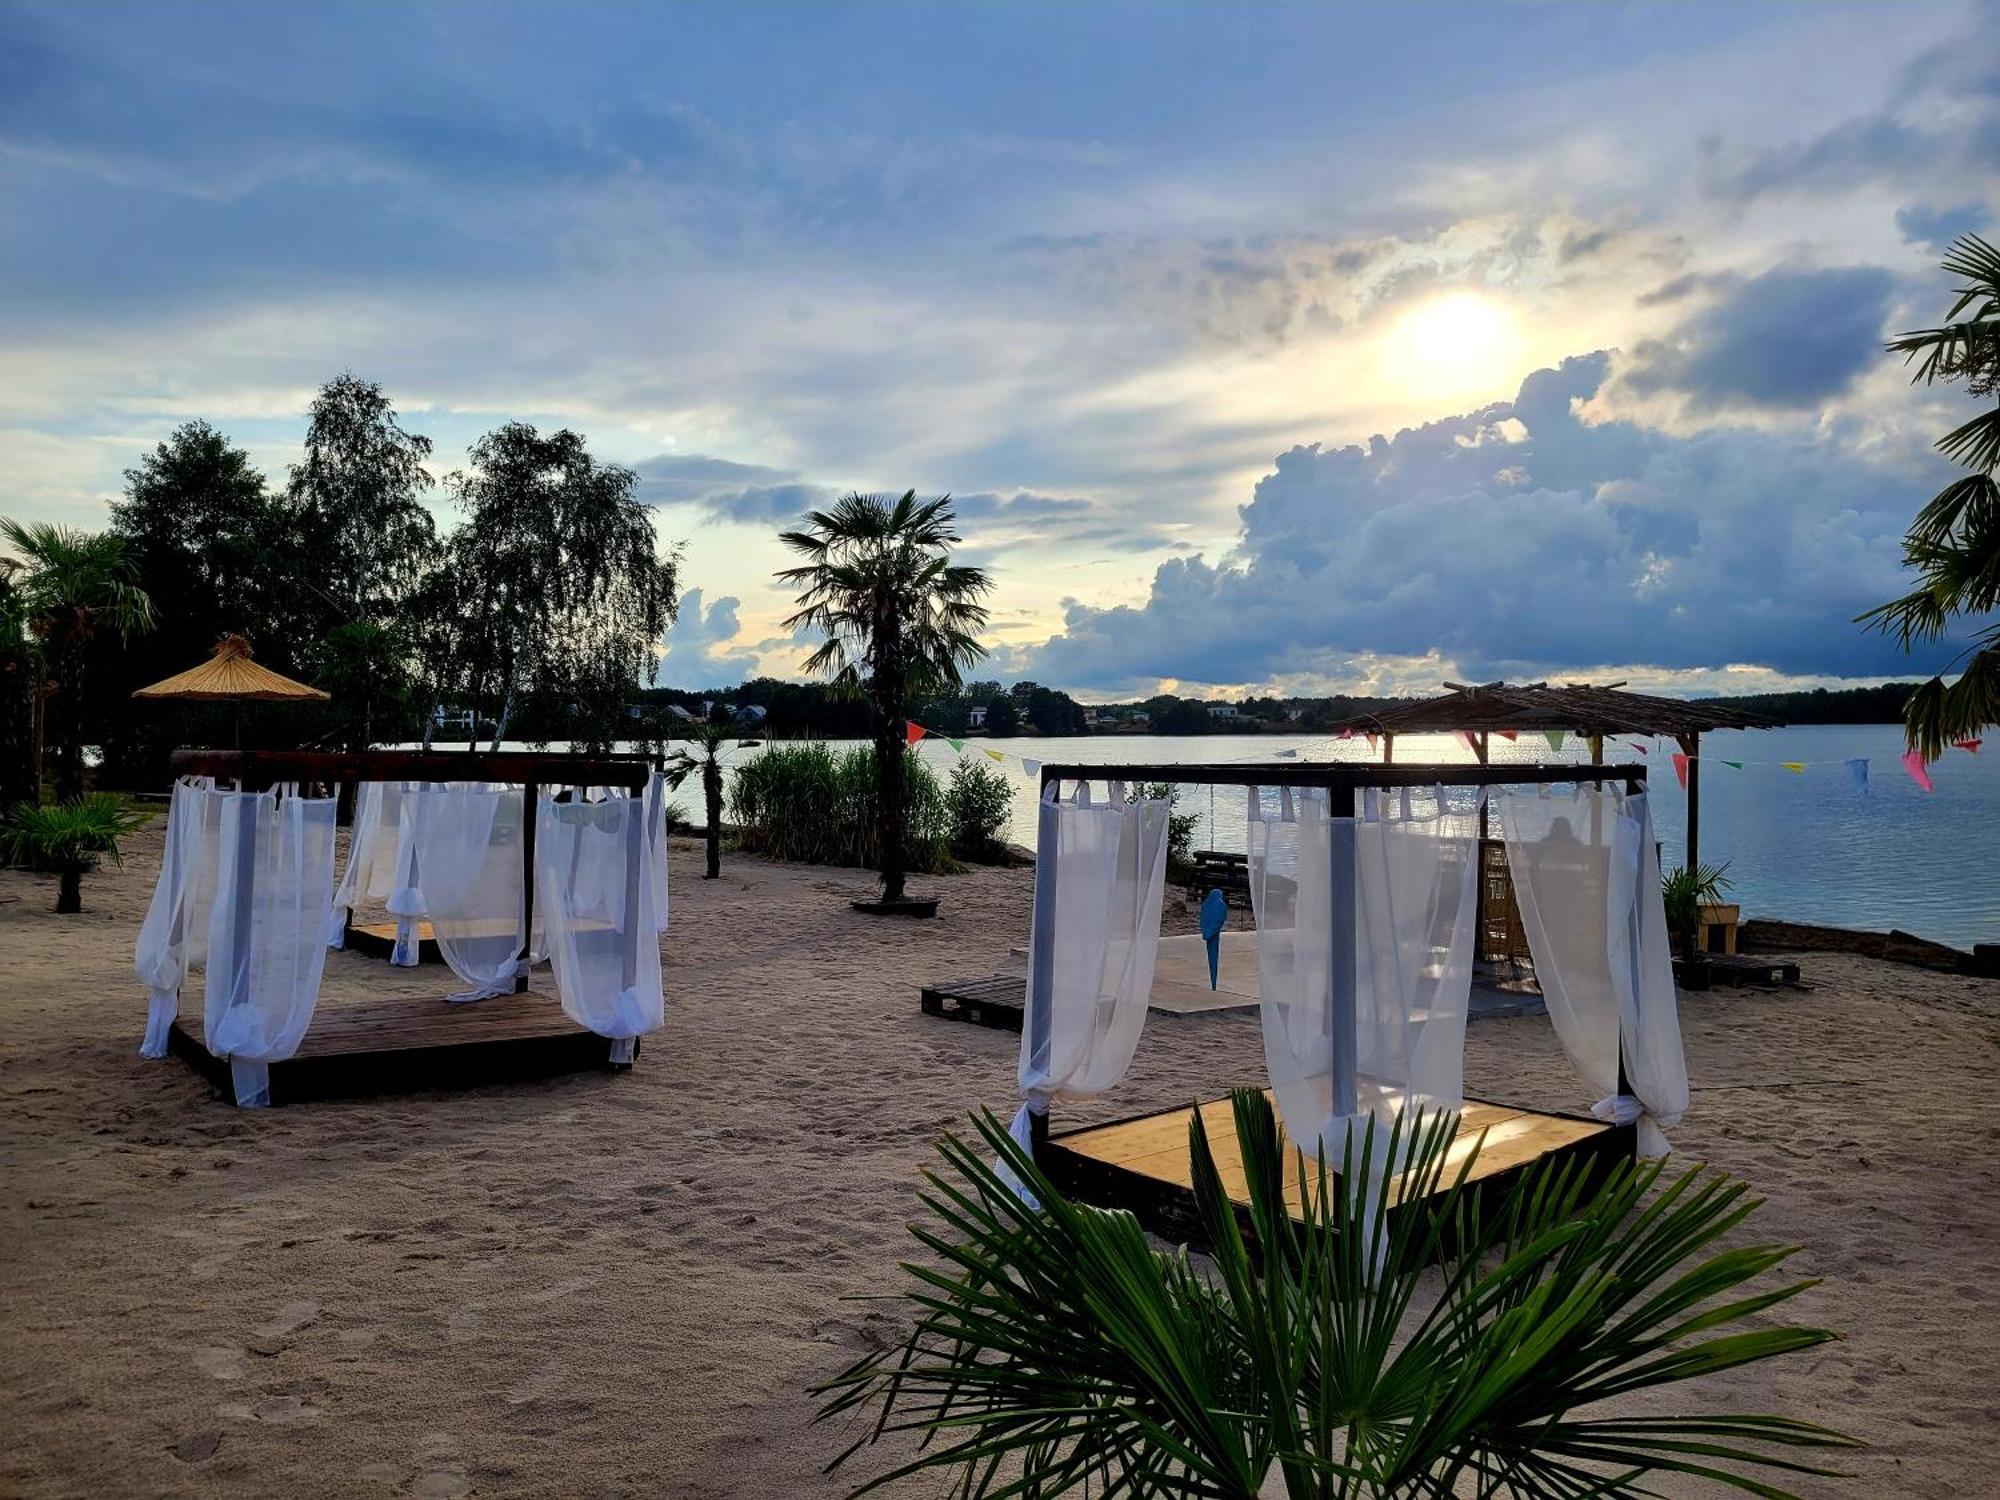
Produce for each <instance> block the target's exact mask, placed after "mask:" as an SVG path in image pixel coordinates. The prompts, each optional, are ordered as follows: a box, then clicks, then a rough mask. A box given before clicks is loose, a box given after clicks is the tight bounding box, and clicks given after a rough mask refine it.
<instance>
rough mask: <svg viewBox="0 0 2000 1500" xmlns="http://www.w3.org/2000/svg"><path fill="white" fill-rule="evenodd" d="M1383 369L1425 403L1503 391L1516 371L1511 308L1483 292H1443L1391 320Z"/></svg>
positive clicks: (1519, 346)
mask: <svg viewBox="0 0 2000 1500" xmlns="http://www.w3.org/2000/svg"><path fill="white" fill-rule="evenodd" d="M1381 353H1382V368H1383V374H1384V375H1385V376H1386V377H1387V378H1388V379H1390V380H1392V381H1394V382H1395V383H1396V384H1397V385H1398V386H1400V387H1402V388H1403V390H1404V391H1405V392H1406V393H1407V394H1408V395H1410V396H1412V397H1416V398H1418V399H1420V400H1423V401H1425V402H1427V403H1430V402H1442V401H1457V400H1466V399H1470V400H1491V399H1494V398H1496V397H1500V396H1505V395H1506V394H1508V392H1509V391H1510V389H1511V388H1512V386H1513V384H1514V382H1516V381H1518V380H1519V379H1520V376H1521V360H1522V355H1523V339H1522V336H1521V328H1520V322H1519V319H1518V318H1517V317H1516V316H1515V313H1514V310H1513V309H1512V308H1511V307H1509V306H1508V305H1507V304H1506V303H1505V302H1503V301H1501V300H1500V299H1499V298H1498V297H1492V296H1488V295H1487V294H1486V293H1484V292H1466V291H1459V292H1446V293H1445V294H1444V295H1443V296H1440V297H1434V298H1432V299H1431V300H1430V301H1428V302H1425V303H1423V304H1422V305H1421V306H1418V307H1414V308H1412V309H1411V310H1410V311H1409V312H1407V313H1405V314H1403V316H1402V317H1401V318H1399V319H1397V320H1396V323H1395V325H1394V326H1393V327H1392V328H1391V329H1390V330H1389V332H1388V334H1387V336H1386V337H1385V338H1384V340H1383V343H1382V350H1381Z"/></svg>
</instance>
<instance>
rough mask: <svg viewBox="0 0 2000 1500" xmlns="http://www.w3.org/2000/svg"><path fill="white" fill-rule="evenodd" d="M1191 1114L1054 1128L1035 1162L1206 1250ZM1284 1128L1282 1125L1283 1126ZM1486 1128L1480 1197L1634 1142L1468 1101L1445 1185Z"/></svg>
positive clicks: (1631, 1133) (1225, 1159)
mask: <svg viewBox="0 0 2000 1500" xmlns="http://www.w3.org/2000/svg"><path fill="white" fill-rule="evenodd" d="M1267 1094H1268V1091H1267ZM1199 1108H1200V1110H1201V1116H1202V1124H1203V1125H1204V1126H1205V1127H1206V1128H1207V1131H1208V1140H1209V1147H1210V1149H1211V1150H1212V1151H1213V1152H1214V1153H1215V1165H1216V1170H1217V1171H1218V1173H1220V1175H1221V1177H1222V1182H1223V1186H1224V1187H1225V1188H1226V1189H1227V1191H1228V1193H1229V1196H1230V1198H1231V1200H1232V1201H1233V1202H1235V1203H1236V1204H1237V1205H1238V1207H1239V1208H1240V1209H1243V1210H1246V1211H1247V1209H1248V1206H1249V1202H1250V1193H1249V1188H1248V1185H1247V1183H1246V1181H1245V1178H1244V1173H1243V1162H1242V1158H1241V1155H1240V1154H1239V1151H1238V1146H1237V1140H1236V1126H1235V1120H1234V1117H1233V1114H1232V1108H1231V1105H1230V1101H1229V1100H1228V1099H1226V1098H1225V1099H1216V1100H1211V1101H1209V1102H1207V1103H1205V1104H1202V1105H1200V1106H1199ZM1190 1114H1191V1111H1190V1110H1188V1109H1186V1108H1181V1109H1168V1110H1161V1111H1159V1112H1158V1113H1155V1114H1148V1115H1138V1116H1135V1117H1133V1118H1130V1119H1126V1120H1118V1121H1114V1122H1113V1123H1111V1124H1109V1125H1093V1126H1088V1127H1085V1128H1083V1129H1080V1130H1067V1131H1056V1132H1052V1133H1051V1134H1050V1135H1049V1137H1048V1139H1047V1140H1046V1141H1045V1142H1043V1143H1042V1145H1041V1146H1040V1147H1039V1148H1038V1150H1037V1152H1036V1160H1037V1162H1038V1163H1039V1164H1040V1166H1041V1167H1042V1169H1043V1170H1044V1171H1045V1172H1047V1173H1048V1175H1049V1177H1050V1178H1051V1179H1052V1180H1053V1181H1054V1182H1055V1184H1056V1185H1057V1186H1058V1187H1060V1188H1061V1189H1062V1190H1063V1191H1064V1192H1065V1193H1066V1194H1068V1195H1069V1196H1071V1197H1073V1198H1076V1199H1080V1200H1081V1201H1083V1202H1086V1203H1093V1204H1097V1205H1099V1206H1100V1207H1104V1208H1123V1209H1127V1210H1129V1211H1131V1212H1132V1213H1133V1214H1134V1215H1135V1216H1136V1217H1137V1218H1138V1220H1139V1222H1140V1223H1141V1224H1142V1225H1144V1226H1145V1227H1146V1228H1147V1229H1148V1230H1150V1231H1151V1232H1152V1233H1154V1234H1157V1235H1159V1236H1160V1237H1161V1238H1162V1239H1166V1240H1171V1241H1173V1242H1175V1243H1177V1244H1189V1245H1193V1246H1195V1247H1196V1248H1206V1244H1207V1242H1206V1238H1205V1235H1204V1233H1203V1229H1202V1224H1201V1215H1200V1211H1199V1210H1198V1209H1197V1207H1196V1205H1195V1197H1194V1171H1193V1162H1192V1159H1191V1158H1190V1156H1189V1154H1188V1125H1189V1123H1190ZM1279 1129H1280V1131H1281V1132H1282V1130H1283V1126H1282V1125H1280V1127H1279ZM1482 1131H1483V1132H1484V1133H1485V1144H1484V1145H1483V1147H1481V1148H1480V1150H1479V1154H1478V1156H1477V1157H1476V1158H1475V1159H1474V1161H1473V1165H1472V1169H1471V1171H1470V1173H1469V1174H1468V1179H1467V1180H1468V1181H1469V1182H1470V1183H1471V1184H1473V1185H1474V1186H1475V1188H1476V1190H1477V1191H1479V1192H1480V1193H1481V1194H1482V1195H1492V1194H1497V1193H1501V1192H1505V1191H1506V1190H1507V1189H1509V1188H1511V1187H1512V1186H1513V1185H1514V1183H1516V1182H1517V1181H1518V1180H1519V1179H1520V1176H1521V1174H1522V1173H1523V1172H1525V1171H1526V1170H1527V1169H1528V1168H1530V1167H1531V1166H1533V1165H1534V1164H1535V1163H1537V1162H1540V1161H1546V1160H1552V1159H1560V1158H1565V1157H1577V1158H1581V1159H1583V1160H1584V1161H1586V1162H1588V1163H1591V1164H1593V1165H1595V1164H1600V1163H1601V1164H1604V1165H1608V1164H1610V1163H1611V1162H1614V1161H1618V1160H1625V1159H1629V1158H1630V1157H1631V1155H1632V1153H1633V1150H1634V1148H1635V1146H1636V1142H1637V1133H1636V1131H1635V1130H1634V1128H1633V1127H1632V1126H1630V1125H1608V1124H1605V1123H1604V1122H1603V1121H1601V1120H1594V1119H1588V1118H1584V1117H1581V1116H1574V1115H1555V1114H1542V1113H1539V1112H1538V1111H1535V1110H1528V1109H1517V1108H1515V1107H1514V1106H1512V1105H1506V1104H1493V1103H1488V1102H1486V1101H1483V1100H1477V1099H1468V1100H1466V1101H1465V1107H1464V1110H1463V1112H1462V1113H1461V1114H1460V1116H1459V1127H1458V1136H1457V1139H1456V1140H1455V1141H1454V1142H1453V1144H1452V1148H1451V1156H1450V1165H1449V1166H1448V1167H1447V1169H1446V1171H1445V1173H1444V1177H1443V1181H1444V1183H1445V1184H1446V1185H1449V1184H1450V1183H1451V1182H1452V1181H1454V1180H1455V1179H1456V1177H1457V1174H1458V1165H1459V1163H1460V1162H1461V1161H1463V1159H1464V1158H1465V1157H1466V1156H1467V1155H1470V1154H1471V1153H1472V1151H1473V1148H1474V1146H1475V1144H1476V1143H1477V1142H1478V1141H1479V1138H1480V1133H1481V1132H1482ZM1316 1171H1317V1167H1316V1164H1314V1165H1311V1166H1309V1167H1308V1177H1309V1178H1310V1177H1311V1176H1312V1175H1313V1174H1314V1173H1315V1172H1316ZM1299 1186H1300V1184H1299V1182H1298V1178H1297V1172H1296V1170H1295V1169H1294V1168H1290V1167H1288V1168H1287V1169H1286V1174H1285V1197H1286V1201H1287V1202H1288V1203H1289V1204H1290V1205H1291V1207H1292V1209H1293V1212H1294V1214H1295V1215H1296V1214H1297V1213H1298V1212H1299V1210H1300V1207H1301V1204H1302V1201H1303V1200H1302V1199H1301V1197H1300V1194H1299ZM1246 1222H1247V1221H1246Z"/></svg>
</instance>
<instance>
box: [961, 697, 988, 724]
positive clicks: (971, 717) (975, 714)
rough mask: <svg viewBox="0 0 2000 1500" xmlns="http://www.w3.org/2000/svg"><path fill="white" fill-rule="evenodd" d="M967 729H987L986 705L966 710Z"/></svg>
mask: <svg viewBox="0 0 2000 1500" xmlns="http://www.w3.org/2000/svg"><path fill="white" fill-rule="evenodd" d="M965 727H966V728H967V729H984V728H985V727H986V705H985V704H983V703H982V704H979V705H978V706H977V707H976V708H969V709H967V710H966V712H965Z"/></svg>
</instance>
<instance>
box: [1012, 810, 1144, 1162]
mask: <svg viewBox="0 0 2000 1500" xmlns="http://www.w3.org/2000/svg"><path fill="white" fill-rule="evenodd" d="M1110 792H1111V795H1110V800H1109V801H1108V802H1105V803H1096V802H1093V801H1092V799H1091V794H1090V788H1089V786H1088V785H1084V786H1080V787H1078V788H1077V791H1076V794H1075V796H1074V797H1073V798H1072V800H1070V801H1068V802H1064V801H1063V800H1062V799H1061V797H1060V795H1059V793H1058V791H1057V788H1056V786H1055V784H1054V783H1051V784H1050V786H1049V788H1048V789H1047V791H1046V792H1045V793H1044V794H1043V798H1042V803H1041V808H1040V814H1039V825H1038V830H1037V837H1036V843H1035V906H1034V917H1033V922H1032V926H1031V928H1030V932H1029V938H1028V953H1029V963H1028V998H1027V1016H1026V1018H1025V1023H1024V1025H1023V1026H1022V1029H1021V1066H1020V1084H1021V1090H1022V1092H1023V1093H1024V1094H1025V1095H1026V1096H1027V1102H1026V1103H1025V1104H1023V1105H1022V1106H1021V1111H1020V1113H1019V1114H1018V1115H1016V1116H1015V1118H1014V1124H1013V1126H1012V1130H1013V1134H1014V1137H1015V1139H1016V1140H1018V1141H1020V1142H1021V1143H1022V1145H1023V1146H1026V1145H1027V1144H1028V1141H1029V1133H1030V1124H1029V1116H1030V1114H1046V1113H1047V1112H1048V1107H1049V1101H1050V1100H1052V1099H1060V1098H1075V1097H1081V1096H1083V1095H1087V1094H1097V1093H1102V1092H1103V1091H1104V1090H1105V1089H1108V1088H1110V1087H1111V1086H1112V1085H1113V1084H1115V1083H1117V1082H1118V1080H1119V1079H1120V1078H1122V1077H1124V1076H1125V1069H1126V1068H1127V1067H1128V1066H1129V1065H1130V1063H1131V1061H1132V1052H1133V1049H1134V1048H1136V1047H1137V1046H1138V1044H1139V1031H1140V1028H1141V1027H1143V1026H1144V1025H1145V1022H1146V1005H1147V1002H1148V1000H1149V999H1150V998H1151V996H1152V992H1153V966H1154V963H1155V961H1156V960H1157V959H1158V957H1159V951H1160V900H1161V896H1162V894H1163V892H1164V891H1165V888H1166V874H1167V824H1168V815H1169V813H1170V811H1171V808H1170V806H1169V804H1168V803H1167V802H1165V801H1163V800H1149V801H1140V802H1127V801H1126V799H1125V789H1124V787H1123V785H1122V784H1119V783H1113V784H1112V786H1111V789H1110Z"/></svg>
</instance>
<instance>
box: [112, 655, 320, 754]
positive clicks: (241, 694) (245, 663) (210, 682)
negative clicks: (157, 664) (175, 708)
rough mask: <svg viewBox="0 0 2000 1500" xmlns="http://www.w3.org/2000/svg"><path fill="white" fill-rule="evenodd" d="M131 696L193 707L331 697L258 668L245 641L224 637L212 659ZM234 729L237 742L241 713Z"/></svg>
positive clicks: (265, 669)
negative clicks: (175, 702) (251, 701)
mask: <svg viewBox="0 0 2000 1500" xmlns="http://www.w3.org/2000/svg"><path fill="white" fill-rule="evenodd" d="M132 696H133V697H134V698H173V699H180V700H182V701H187V702H196V703H218V702H236V703H241V702H243V701H244V700H245V699H253V700H256V701H259V702H265V703H278V702H301V701H308V700H318V701H319V702H322V703H323V702H325V701H326V700H327V699H328V698H329V697H330V696H332V695H331V694H328V693H324V692H321V691H320V690H319V689H318V688H316V687H307V686H306V685H305V684H304V683H303V682H294V681H292V679H291V678H289V677H281V676H279V675H278V674H277V673H276V672H273V671H272V670H271V669H270V668H269V667H260V666H258V665H257V663H256V662H254V661H252V660H251V659H250V643H249V642H248V641H247V640H245V639H244V638H243V637H242V636H240V635H225V636H224V637H223V638H222V639H221V640H220V641H219V642H217V644H216V647H215V653H214V655H212V656H210V657H209V659H208V660H207V661H205V662H203V663H202V664H201V665H200V666H198V667H189V668H188V669H187V670H186V671H185V672H177V673H175V674H174V675H173V676H172V677H169V678H167V679H165V680H164V681H162V682H156V683H154V684H153V685H152V686H151V687H142V688H140V689H139V690H138V691H137V692H135V693H134V694H133V695H132ZM236 727H237V731H238V733H237V737H238V738H239V739H240V738H241V737H242V734H241V731H242V722H241V716H240V713H239V716H238V722H237V726H236Z"/></svg>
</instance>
